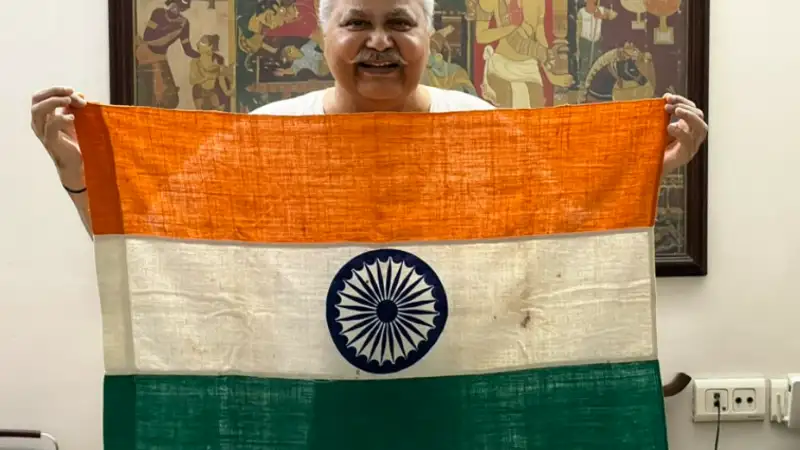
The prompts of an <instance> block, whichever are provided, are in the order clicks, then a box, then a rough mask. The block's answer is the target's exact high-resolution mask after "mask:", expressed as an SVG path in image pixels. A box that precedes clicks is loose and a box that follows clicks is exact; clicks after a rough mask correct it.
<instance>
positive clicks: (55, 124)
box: [44, 114, 75, 142]
mask: <svg viewBox="0 0 800 450" xmlns="http://www.w3.org/2000/svg"><path fill="white" fill-rule="evenodd" d="M74 120H75V116H73V115H72V114H67V115H58V116H53V117H51V118H50V120H48V121H47V124H46V125H45V126H44V137H45V140H46V141H49V142H52V141H56V140H57V139H59V138H60V137H61V136H59V133H60V132H62V131H63V132H64V133H66V132H67V129H68V128H69V126H70V125H71V124H72V122H73V121H74Z"/></svg>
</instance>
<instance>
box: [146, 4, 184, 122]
mask: <svg viewBox="0 0 800 450" xmlns="http://www.w3.org/2000/svg"><path fill="white" fill-rule="evenodd" d="M191 5H192V0H166V2H165V7H164V8H156V9H154V10H153V12H152V13H151V14H150V20H149V21H148V22H147V27H146V29H145V31H144V33H143V35H142V36H137V37H136V44H135V45H136V80H137V84H136V98H137V104H139V105H143V106H155V107H158V108H169V109H174V108H177V107H178V86H177V84H176V83H175V78H174V77H173V75H172V69H171V68H170V65H169V61H167V50H168V49H169V47H170V46H172V44H174V43H175V42H176V41H178V40H180V42H181V46H182V47H183V52H184V53H185V54H186V56H188V57H190V58H197V57H199V56H200V54H199V53H198V52H197V51H196V50H195V49H194V48H192V44H191V42H190V41H189V19H187V18H186V17H184V16H183V12H184V11H186V10H188V9H189V7H191Z"/></svg>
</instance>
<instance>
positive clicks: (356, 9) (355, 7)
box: [335, 0, 424, 16]
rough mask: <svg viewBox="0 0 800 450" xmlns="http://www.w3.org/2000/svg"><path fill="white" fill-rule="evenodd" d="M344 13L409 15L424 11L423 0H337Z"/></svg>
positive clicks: (338, 6) (340, 9)
mask: <svg viewBox="0 0 800 450" xmlns="http://www.w3.org/2000/svg"><path fill="white" fill-rule="evenodd" d="M335 2H336V9H338V10H339V11H340V12H341V13H342V14H344V15H358V16H391V15H398V16H408V15H412V16H413V15H417V14H420V13H424V7H423V0H335Z"/></svg>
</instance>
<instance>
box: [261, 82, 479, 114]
mask: <svg viewBox="0 0 800 450" xmlns="http://www.w3.org/2000/svg"><path fill="white" fill-rule="evenodd" d="M424 87H425V88H426V89H428V92H429V93H430V96H431V109H430V112H432V113H444V112H455V111H479V110H489V109H495V107H494V106H493V105H492V104H491V103H488V102H486V101H484V100H482V99H480V98H478V97H476V96H474V95H471V94H467V93H464V92H459V91H450V90H446V89H439V88H435V87H431V86H424ZM324 96H325V90H324V89H323V90H319V91H312V92H309V93H307V94H303V95H300V96H297V97H294V98H289V99H286V100H280V101H277V102H272V103H267V104H266V105H264V106H261V107H259V108H257V109H255V110H253V111H252V112H251V113H250V114H265V115H272V116H315V115H323V114H325V110H324V109H323V103H322V99H323V97H324Z"/></svg>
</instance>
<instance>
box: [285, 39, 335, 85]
mask: <svg viewBox="0 0 800 450" xmlns="http://www.w3.org/2000/svg"><path fill="white" fill-rule="evenodd" d="M322 47H323V38H322V32H321V31H320V30H319V28H315V29H314V32H313V33H312V34H311V36H310V37H309V39H308V41H306V43H305V44H303V45H302V46H300V47H299V48H298V47H296V46H294V45H288V46H286V47H284V48H283V49H281V63H282V67H279V68H277V69H275V71H274V74H275V75H277V76H280V77H284V76H294V75H297V74H299V73H300V71H301V70H308V71H310V72H311V73H313V74H314V76H317V77H320V78H321V77H324V76H327V75H328V74H330V70H329V69H328V64H327V63H326V62H325V56H324V55H323V50H322Z"/></svg>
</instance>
